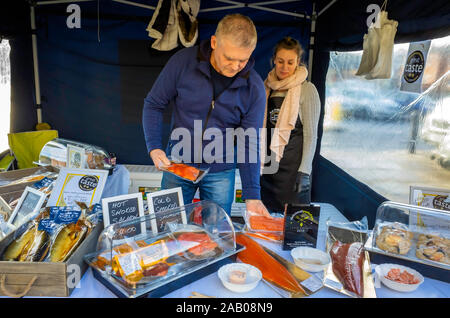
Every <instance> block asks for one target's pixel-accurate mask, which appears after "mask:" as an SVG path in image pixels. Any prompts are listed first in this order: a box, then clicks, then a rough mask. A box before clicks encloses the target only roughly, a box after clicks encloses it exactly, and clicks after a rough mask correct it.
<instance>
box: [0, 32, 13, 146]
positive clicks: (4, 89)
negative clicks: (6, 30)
mask: <svg viewBox="0 0 450 318" xmlns="http://www.w3.org/2000/svg"><path fill="white" fill-rule="evenodd" d="M10 51H11V48H10V46H9V42H8V41H6V40H1V41H0V114H2V115H1V116H0V152H2V151H4V150H6V149H8V136H7V135H8V133H9V121H10V118H9V114H10V111H11V66H10V61H9V53H10Z"/></svg>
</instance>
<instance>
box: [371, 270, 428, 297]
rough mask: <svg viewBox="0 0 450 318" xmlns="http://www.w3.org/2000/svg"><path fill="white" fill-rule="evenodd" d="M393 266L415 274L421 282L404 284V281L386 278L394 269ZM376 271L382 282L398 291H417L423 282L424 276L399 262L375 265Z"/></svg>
mask: <svg viewBox="0 0 450 318" xmlns="http://www.w3.org/2000/svg"><path fill="white" fill-rule="evenodd" d="M393 268H398V269H400V271H401V272H403V271H404V270H406V271H407V272H408V273H410V274H413V275H414V276H415V277H416V278H417V279H418V280H419V282H418V283H417V284H403V283H399V282H395V281H393V280H390V279H388V278H386V277H385V276H386V275H387V273H388V272H389V271H390V270H391V269H393ZM375 272H376V273H377V275H378V278H379V279H380V280H381V282H382V283H383V284H384V285H385V286H387V287H389V288H391V289H393V290H396V291H399V292H412V291H415V290H416V289H417V288H418V287H419V286H420V284H422V283H423V280H424V278H423V276H422V275H421V274H420V273H419V272H417V271H415V270H414V269H412V268H409V267H406V266H402V265H397V264H381V265H377V266H376V267H375Z"/></svg>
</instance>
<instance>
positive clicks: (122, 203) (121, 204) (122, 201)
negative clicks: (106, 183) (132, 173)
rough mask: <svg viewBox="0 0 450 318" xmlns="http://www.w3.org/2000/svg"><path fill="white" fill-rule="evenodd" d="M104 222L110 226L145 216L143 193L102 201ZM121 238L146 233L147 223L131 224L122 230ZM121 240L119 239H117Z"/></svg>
mask: <svg viewBox="0 0 450 318" xmlns="http://www.w3.org/2000/svg"><path fill="white" fill-rule="evenodd" d="M102 208H103V222H104V226H105V227H107V226H108V225H110V224H116V223H119V222H126V221H130V220H133V219H136V218H139V217H142V216H144V203H143V200H142V193H132V194H125V195H119V196H115V197H110V198H105V199H102ZM120 229H121V230H122V231H121V233H119V235H120V236H121V238H126V237H132V236H135V235H137V234H140V233H143V232H144V231H145V221H143V222H131V223H130V224H129V225H128V224H127V225H126V226H125V225H124V226H123V227H121V228H120ZM117 239H119V238H117Z"/></svg>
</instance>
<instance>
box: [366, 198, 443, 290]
mask: <svg viewBox="0 0 450 318" xmlns="http://www.w3.org/2000/svg"><path fill="white" fill-rule="evenodd" d="M365 249H366V250H367V251H369V253H370V258H371V260H372V262H373V263H376V264H381V263H396V264H400V265H405V266H409V267H411V268H414V269H415V270H417V271H419V272H420V273H421V274H422V275H424V276H428V277H430V278H434V279H438V280H443V281H446V282H450V213H449V212H447V211H443V210H437V209H431V208H426V207H421V206H415V205H409V204H403V203H396V202H390V201H387V202H384V203H382V204H381V205H380V206H379V207H378V209H377V215H376V221H375V226H374V229H373V231H372V232H371V234H370V235H369V238H368V240H367V242H366V244H365Z"/></svg>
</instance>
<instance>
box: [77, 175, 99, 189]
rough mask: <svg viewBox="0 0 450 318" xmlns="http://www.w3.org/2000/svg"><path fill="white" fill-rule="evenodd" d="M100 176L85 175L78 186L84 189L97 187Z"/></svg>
mask: <svg viewBox="0 0 450 318" xmlns="http://www.w3.org/2000/svg"><path fill="white" fill-rule="evenodd" d="M97 185H98V178H97V177H96V176H84V177H82V178H81V179H80V181H79V182H78V186H79V187H80V189H81V190H83V191H91V190H94V189H95V188H97Z"/></svg>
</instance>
